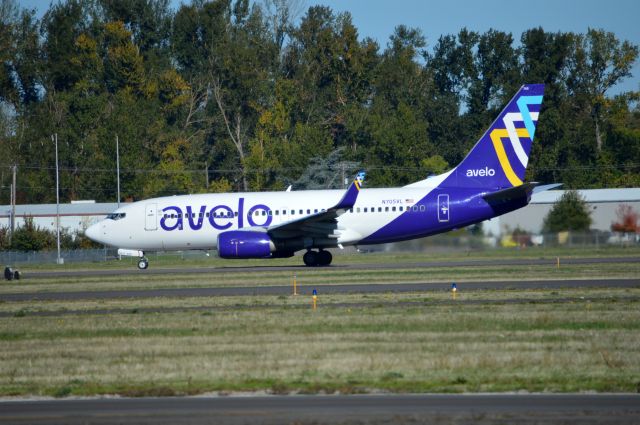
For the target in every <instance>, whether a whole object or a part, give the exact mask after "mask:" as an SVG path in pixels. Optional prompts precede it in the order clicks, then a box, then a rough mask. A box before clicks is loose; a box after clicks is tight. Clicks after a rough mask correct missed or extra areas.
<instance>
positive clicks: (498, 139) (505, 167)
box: [489, 128, 529, 186]
mask: <svg viewBox="0 0 640 425" xmlns="http://www.w3.org/2000/svg"><path fill="white" fill-rule="evenodd" d="M516 133H517V135H518V137H529V132H528V131H527V129H526V128H517V129H516ZM489 137H491V141H492V142H493V148H494V149H495V150H496V154H497V155H498V160H499V161H500V166H501V167H502V171H504V174H505V176H507V179H508V180H509V182H510V183H511V184H512V185H513V186H520V185H521V184H522V180H520V178H518V176H517V175H516V173H515V172H514V171H513V168H512V167H511V163H510V162H509V158H507V153H506V152H505V150H504V145H503V144H502V138H503V137H504V138H508V137H509V133H508V132H507V130H506V129H502V128H496V129H495V130H493V131H492V132H491V134H490V135H489Z"/></svg>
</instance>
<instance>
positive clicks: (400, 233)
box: [85, 84, 556, 269]
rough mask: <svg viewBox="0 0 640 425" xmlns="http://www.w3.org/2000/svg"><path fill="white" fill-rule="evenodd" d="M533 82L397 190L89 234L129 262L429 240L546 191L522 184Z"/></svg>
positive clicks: (190, 200)
mask: <svg viewBox="0 0 640 425" xmlns="http://www.w3.org/2000/svg"><path fill="white" fill-rule="evenodd" d="M543 93H544V85H543V84H527V85H524V86H522V87H521V88H520V89H519V90H518V92H517V93H516V95H515V96H514V97H513V99H511V101H510V102H509V103H508V104H507V106H506V107H505V108H504V110H503V111H502V112H501V113H500V115H498V117H497V118H496V120H495V121H494V122H493V124H492V125H491V127H490V128H489V129H488V130H487V131H486V132H485V133H484V135H483V136H482V137H481V138H480V140H479V141H478V142H477V143H476V144H475V146H474V147H473V148H472V149H471V151H470V152H469V153H468V154H467V156H466V157H465V158H464V160H463V161H462V162H461V163H460V164H458V166H457V167H455V168H453V169H452V170H450V171H448V172H446V173H444V174H440V175H437V176H432V177H429V178H427V179H424V180H420V181H418V182H415V183H412V184H409V185H407V186H404V187H396V188H385V189H373V188H372V189H363V188H362V180H363V177H364V174H363V173H359V174H358V176H356V178H355V179H354V181H353V183H352V184H351V185H350V186H349V187H348V188H347V190H346V191H342V190H303V191H287V192H285V191H283V192H262V193H227V194H199V195H180V196H169V197H161V198H154V199H148V200H146V201H139V202H134V203H131V204H129V205H125V206H122V207H120V208H118V209H117V210H116V211H114V212H113V213H111V214H109V215H108V216H107V217H106V219H104V220H102V221H100V222H99V223H96V224H94V225H93V226H91V227H89V228H88V229H87V230H86V233H85V234H86V236H88V237H89V238H91V239H93V240H95V241H97V242H100V243H103V244H106V245H110V246H114V247H117V248H120V249H119V251H118V252H119V253H120V254H121V255H131V256H137V257H139V262H138V267H139V268H141V269H146V268H147V267H148V261H147V259H146V258H145V256H144V253H145V252H148V251H171V250H212V249H217V251H218V255H219V256H220V257H222V258H282V257H291V256H293V255H294V253H295V252H297V251H301V250H306V253H305V254H304V256H303V261H304V263H305V264H306V265H307V266H326V265H329V264H331V260H332V256H331V253H330V252H329V251H327V249H328V248H335V247H339V248H342V247H344V246H346V245H362V244H380V243H387V242H396V241H403V240H408V239H414V238H421V237H424V236H430V235H433V234H436V233H442V232H446V231H448V230H451V229H456V228H461V227H464V226H468V225H471V224H474V223H478V222H481V221H484V220H487V219H490V218H493V217H496V216H499V215H501V214H505V213H507V212H510V211H513V210H516V209H518V208H521V207H524V206H526V205H527V204H528V203H529V201H530V199H531V194H532V193H533V192H534V190H535V191H538V190H545V189H548V188H549V187H551V186H556V185H549V186H538V187H536V186H537V183H524V177H525V171H526V168H527V163H528V161H529V152H530V151H531V145H532V143H533V140H534V135H535V131H536V124H537V122H538V117H539V114H540V108H541V105H542V97H543Z"/></svg>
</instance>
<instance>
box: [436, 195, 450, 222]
mask: <svg viewBox="0 0 640 425" xmlns="http://www.w3.org/2000/svg"><path fill="white" fill-rule="evenodd" d="M438 221H439V222H440V223H446V222H448V221H449V195H447V194H442V195H438Z"/></svg>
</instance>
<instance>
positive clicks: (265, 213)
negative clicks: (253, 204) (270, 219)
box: [262, 210, 271, 215]
mask: <svg viewBox="0 0 640 425" xmlns="http://www.w3.org/2000/svg"><path fill="white" fill-rule="evenodd" d="M262 215H267V212H266V211H265V210H262ZM269 215H271V214H269Z"/></svg>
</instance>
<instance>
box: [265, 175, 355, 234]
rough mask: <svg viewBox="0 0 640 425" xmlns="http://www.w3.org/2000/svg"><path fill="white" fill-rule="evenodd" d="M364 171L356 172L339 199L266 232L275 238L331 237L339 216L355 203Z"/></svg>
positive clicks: (271, 227) (272, 227)
mask: <svg viewBox="0 0 640 425" xmlns="http://www.w3.org/2000/svg"><path fill="white" fill-rule="evenodd" d="M364 175H365V174H364V172H360V173H358V175H357V176H356V177H355V179H354V180H353V182H352V183H351V185H350V186H349V188H348V189H347V191H346V192H345V194H344V195H343V196H342V199H340V201H339V202H338V203H337V204H336V205H334V206H332V207H331V208H328V209H327V210H323V211H321V212H319V213H316V214H312V215H309V216H306V217H302V218H299V219H297V220H292V221H287V222H286V223H281V224H276V225H273V226H269V227H268V228H267V229H266V232H267V233H268V234H269V235H271V237H273V238H275V239H288V238H295V237H331V235H334V234H335V233H334V231H335V230H337V228H338V227H337V224H338V222H337V220H336V218H338V217H339V216H341V215H342V214H344V213H346V212H347V211H348V210H349V209H350V208H353V206H354V205H355V203H356V200H357V199H358V194H359V193H360V187H361V186H362V183H363V180H364Z"/></svg>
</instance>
